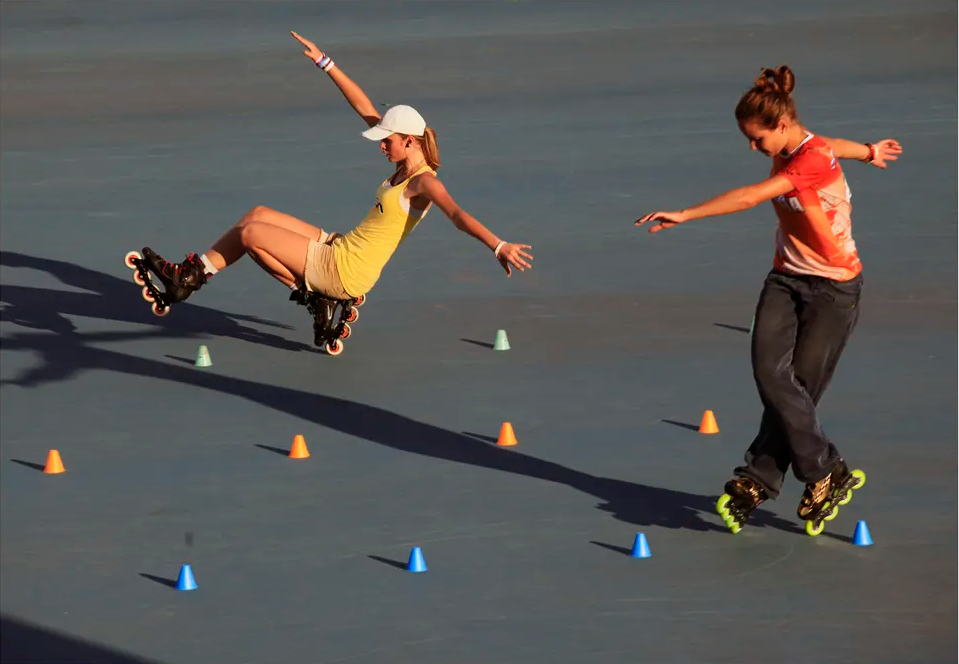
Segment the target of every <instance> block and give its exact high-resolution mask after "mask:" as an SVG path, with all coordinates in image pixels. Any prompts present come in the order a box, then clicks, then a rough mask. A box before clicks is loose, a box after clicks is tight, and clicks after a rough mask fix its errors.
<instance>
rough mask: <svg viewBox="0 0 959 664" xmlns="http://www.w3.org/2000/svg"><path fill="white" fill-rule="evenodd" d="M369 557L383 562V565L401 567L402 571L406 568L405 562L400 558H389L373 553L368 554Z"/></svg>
mask: <svg viewBox="0 0 959 664" xmlns="http://www.w3.org/2000/svg"><path fill="white" fill-rule="evenodd" d="M369 558H372V559H373V560H375V561H377V562H380V563H383V564H384V565H389V566H391V567H395V568H396V569H401V570H404V571H405V570H406V563H404V562H402V561H400V560H390V559H389V558H383V557H382V556H374V555H370V556H369Z"/></svg>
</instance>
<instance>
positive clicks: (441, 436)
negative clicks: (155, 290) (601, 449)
mask: <svg viewBox="0 0 959 664" xmlns="http://www.w3.org/2000/svg"><path fill="white" fill-rule="evenodd" d="M14 257H15V258H16V260H17V261H18V262H19V264H21V265H22V264H25V263H27V264H29V265H30V266H36V267H38V269H44V267H47V268H49V269H51V270H53V273H54V274H55V275H57V276H61V277H69V279H67V278H64V280H65V281H68V283H70V284H71V285H75V286H79V287H82V288H88V289H90V290H94V291H95V292H96V293H98V294H97V295H93V296H91V295H87V294H85V293H70V292H64V291H51V290H48V289H39V288H34V289H30V288H22V287H15V289H13V290H12V291H10V290H8V289H9V288H10V287H6V286H5V287H3V290H2V295H0V297H2V300H3V301H4V302H5V303H6V302H10V303H12V304H13V308H14V313H15V314H16V316H15V317H14V318H12V319H11V318H9V317H6V316H5V320H6V321H7V322H13V323H16V324H18V325H24V324H26V326H28V327H32V328H34V329H38V330H41V331H39V332H36V333H30V332H26V333H24V332H17V333H14V334H12V335H8V336H5V337H4V339H3V349H4V351H7V350H21V351H32V352H34V353H36V354H37V355H39V356H40V358H41V360H42V362H41V364H40V366H38V367H36V368H33V369H28V370H27V371H26V372H24V375H21V376H18V377H16V378H14V379H12V380H8V381H6V384H8V385H10V384H12V385H17V386H20V387H22V388H26V389H30V388H34V387H37V386H39V385H41V384H43V383H47V382H51V381H56V380H66V379H68V378H71V377H73V376H74V375H75V374H76V373H77V372H79V371H81V370H101V371H104V370H105V371H112V372H116V373H119V374H129V375H134V376H145V377H149V378H151V379H154V380H167V381H171V382H175V383H179V384H183V385H190V386H193V387H198V388H202V389H206V390H210V391H213V392H218V393H221V394H228V395H231V396H234V397H237V398H239V399H245V400H247V401H250V402H252V403H256V404H259V405H261V406H265V407H267V408H271V409H273V410H275V411H278V412H281V413H285V414H287V415H290V416H292V417H296V418H299V419H301V420H303V421H305V422H312V423H314V424H317V425H320V426H324V427H327V428H330V429H333V430H336V431H340V432H343V433H345V434H347V435H350V436H355V437H358V438H362V439H365V440H368V441H371V442H373V443H376V444H378V445H382V446H384V447H390V448H393V449H396V450H400V451H403V452H407V453H410V454H418V455H421V456H424V457H428V458H432V459H440V460H444V461H452V462H455V463H461V464H467V465H471V466H475V467H479V468H486V469H489V470H495V471H498V472H504V473H512V474H515V475H522V476H525V477H529V478H532V479H537V480H540V481H544V482H552V483H556V484H562V485H565V486H568V487H570V488H573V489H576V490H578V491H581V492H583V493H585V494H588V495H591V496H594V497H595V498H597V499H598V500H599V501H600V502H599V504H598V505H597V508H598V509H600V510H603V511H605V512H608V513H610V514H612V515H613V516H614V517H615V518H617V519H619V520H621V521H624V522H626V523H630V524H633V525H642V526H652V525H657V526H661V527H665V528H685V529H692V530H700V531H705V530H725V529H724V528H722V526H720V525H718V520H719V518H718V516H716V515H715V500H716V497H715V496H706V495H698V494H693V493H686V492H683V491H676V490H673V489H667V488H660V487H654V486H648V485H645V484H640V483H636V482H629V481H626V480H621V479H614V478H608V477H598V476H595V475H591V474H589V473H584V472H581V471H578V470H575V469H572V468H567V467H566V466H563V465H560V464H558V463H554V462H552V461H547V460H544V459H540V458H537V457H533V456H530V455H528V454H525V453H523V452H520V451H518V450H517V449H516V448H512V447H508V448H507V447H499V446H497V445H495V444H494V443H490V442H488V441H487V440H482V439H477V438H475V437H472V436H470V435H464V434H462V433H458V432H454V431H450V430H447V429H443V428H441V427H437V426H434V425H432V424H428V423H426V422H420V421H417V420H415V419H412V418H410V417H406V416H404V415H401V414H398V413H394V412H391V411H388V410H385V409H383V408H379V407H376V406H372V405H367V404H363V403H358V402H355V401H350V400H347V399H341V398H338V397H334V396H328V395H323V394H318V393H312V392H304V391H301V390H296V389H292V388H287V387H283V386H277V385H268V384H265V383H259V382H255V381H250V380H245V379H239V378H233V377H229V376H222V375H217V374H215V373H211V372H201V371H196V370H195V369H194V368H192V367H187V366H186V365H185V364H184V363H181V362H176V364H168V363H164V362H158V361H156V360H152V359H147V358H143V357H136V356H133V355H128V354H124V353H119V352H117V351H114V350H110V349H108V348H104V347H103V344H104V343H106V342H111V341H118V340H125V339H128V338H131V337H134V336H136V333H130V332H108V333H103V332H97V333H85V334H84V333H78V332H77V331H76V330H75V329H74V328H73V326H72V324H70V322H69V320H67V319H66V318H65V317H64V314H66V313H77V314H83V315H91V314H90V312H91V311H93V312H94V315H99V316H100V317H103V318H110V319H113V320H121V321H128V322H141V319H140V316H138V315H137V310H138V309H139V310H142V311H144V312H145V313H144V315H146V316H152V314H150V313H149V312H148V311H147V308H146V307H145V306H140V307H139V308H138V307H134V306H132V304H139V303H137V302H136V300H135V298H136V297H138V295H137V293H136V292H134V293H132V297H133V298H134V302H133V303H132V304H131V306H127V305H125V304H122V303H120V302H113V301H112V300H113V299H114V298H121V297H122V298H127V299H130V298H131V294H130V293H129V292H127V290H126V288H125V287H124V289H123V294H122V296H121V295H110V294H111V293H115V292H116V291H118V290H119V285H122V282H121V281H120V280H118V279H114V278H113V277H109V276H106V275H102V274H99V273H96V272H93V271H91V270H86V269H85V268H80V267H77V266H73V265H69V264H65V263H60V262H58V261H47V260H45V259H36V258H30V257H23V256H22V255H20V254H16V255H11V254H9V252H2V262H3V264H5V265H9V264H10V262H8V261H12V260H13V258H14ZM114 282H116V283H114ZM186 310H187V309H186V308H185V307H184V308H182V309H181V311H184V312H185V311H186ZM4 313H5V314H6V313H7V312H6V311H5V312H4ZM195 314H196V316H195V317H194V316H193V315H189V316H188V315H183V316H181V317H180V318H182V319H183V322H181V323H178V324H177V325H178V326H179V327H175V328H173V332H171V334H181V335H189V334H198V333H200V332H201V330H202V331H203V332H209V331H211V330H210V327H213V328H215V329H217V330H219V331H220V332H219V333H223V334H228V335H230V336H237V337H238V338H249V339H250V340H251V341H255V342H259V343H267V344H269V345H274V346H276V347H281V348H283V347H288V346H292V349H297V347H298V344H291V343H290V342H288V341H286V340H280V339H279V338H277V337H271V336H270V335H265V336H264V335H260V334H259V333H254V332H253V331H249V330H244V328H241V327H240V326H239V325H238V324H237V323H236V321H235V320H234V319H235V318H239V317H237V316H234V315H232V314H230V315H228V314H223V313H220V312H216V311H213V310H210V309H204V308H202V307H195ZM191 319H192V322H191ZM196 320H202V321H204V322H203V324H202V325H200V324H199V323H197V322H196ZM20 321H23V322H20ZM162 324H163V325H166V322H165V320H164V321H163V322H162ZM171 324H172V323H171ZM51 332H53V334H50V333H51ZM281 342H282V343H281ZM94 344H96V345H94ZM704 514H710V515H712V517H713V520H711V521H706V520H704V519H703V518H702V515H704ZM751 525H753V526H764V525H768V526H773V527H777V528H782V529H785V530H791V531H796V530H797V528H796V526H795V525H794V524H792V523H790V522H788V521H785V520H783V519H781V518H779V517H777V516H775V515H773V514H770V513H766V512H762V511H757V512H756V513H754V519H753V520H752V521H751Z"/></svg>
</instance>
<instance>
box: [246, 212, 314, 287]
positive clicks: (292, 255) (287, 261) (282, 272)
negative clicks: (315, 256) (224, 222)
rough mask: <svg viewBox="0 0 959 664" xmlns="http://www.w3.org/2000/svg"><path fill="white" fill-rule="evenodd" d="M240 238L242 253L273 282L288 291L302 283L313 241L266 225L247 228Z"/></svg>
mask: <svg viewBox="0 0 959 664" xmlns="http://www.w3.org/2000/svg"><path fill="white" fill-rule="evenodd" d="M239 235H240V241H241V242H242V246H243V250H244V251H245V252H246V253H248V254H249V255H250V258H252V259H253V260H254V261H256V264H257V265H259V266H260V267H262V268H263V269H264V270H266V271H267V272H269V273H270V275H271V276H272V277H273V278H275V279H277V280H279V281H281V282H283V283H284V284H285V285H286V286H288V287H289V288H295V287H297V286H298V285H300V284H302V283H303V270H304V269H305V267H306V252H307V250H308V249H309V246H310V242H311V238H308V237H306V236H303V235H300V234H299V233H296V232H294V231H291V230H287V229H286V228H282V227H280V226H274V225H272V224H267V223H263V222H252V223H249V224H246V225H244V226H243V228H242V229H241V230H240V231H239Z"/></svg>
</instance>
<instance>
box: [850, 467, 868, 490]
mask: <svg viewBox="0 0 959 664" xmlns="http://www.w3.org/2000/svg"><path fill="white" fill-rule="evenodd" d="M850 475H852V476H853V477H854V478H855V479H856V483H855V484H853V485H852V488H853V489H858V488H860V487H862V485H863V484H865V483H866V473H864V472H862V471H861V470H859V469H858V468H857V469H856V470H854V471H852V472H851V473H850Z"/></svg>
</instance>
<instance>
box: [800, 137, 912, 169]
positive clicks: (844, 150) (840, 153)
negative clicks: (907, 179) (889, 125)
mask: <svg viewBox="0 0 959 664" xmlns="http://www.w3.org/2000/svg"><path fill="white" fill-rule="evenodd" d="M819 138H821V139H822V140H824V141H826V143H827V144H828V145H829V148H830V149H831V150H832V153H833V154H834V155H836V157H838V158H839V159H855V160H857V161H862V162H865V163H867V164H872V165H873V166H875V167H876V168H882V169H885V168H887V166H888V163H889V162H892V161H896V160H897V159H898V158H899V155H901V154H902V146H901V145H899V141H897V140H896V139H894V138H885V139H883V140H881V141H879V142H878V143H865V144H864V143H856V142H855V141H847V140H846V139H845V138H827V137H826V136H820V137H819Z"/></svg>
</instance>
